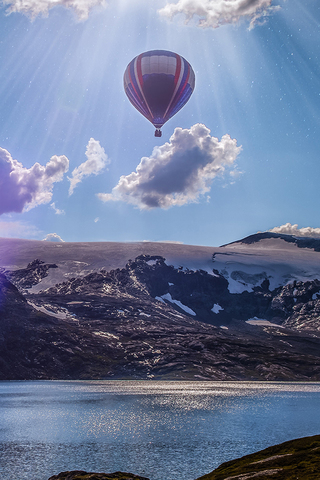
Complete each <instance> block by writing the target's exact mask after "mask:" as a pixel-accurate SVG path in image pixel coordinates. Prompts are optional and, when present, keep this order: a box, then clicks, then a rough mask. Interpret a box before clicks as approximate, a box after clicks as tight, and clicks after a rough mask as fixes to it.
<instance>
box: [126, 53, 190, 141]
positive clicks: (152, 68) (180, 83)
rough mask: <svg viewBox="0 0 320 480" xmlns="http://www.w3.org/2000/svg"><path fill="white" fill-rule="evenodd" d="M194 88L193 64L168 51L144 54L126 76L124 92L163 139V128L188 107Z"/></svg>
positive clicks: (130, 65)
mask: <svg viewBox="0 0 320 480" xmlns="http://www.w3.org/2000/svg"><path fill="white" fill-rule="evenodd" d="M194 85H195V75H194V71H193V70H192V67H191V65H190V64H189V62H187V60H185V59H184V58H183V57H181V55H178V54H177V53H173V52H168V51H166V50H152V51H150V52H145V53H141V54H140V55H138V56H137V57H135V58H134V59H133V60H132V61H131V62H130V63H129V65H128V66H127V68H126V71H125V73H124V89H125V92H126V94H127V96H128V98H129V100H130V102H131V103H132V105H133V106H134V107H135V108H136V109H137V110H138V111H139V112H140V113H141V114H142V115H144V116H145V117H146V118H147V119H148V120H149V121H150V122H151V123H152V124H153V125H154V126H155V127H156V129H157V130H156V133H155V135H156V136H161V132H160V130H159V129H160V128H161V127H162V125H164V124H165V123H166V122H167V121H168V120H169V118H171V117H172V116H173V115H175V114H176V113H177V112H178V111H179V110H180V109H181V108H182V107H183V106H184V105H185V104H186V103H187V101H188V100H189V98H190V96H191V94H192V92H193V90H194ZM157 132H158V134H157Z"/></svg>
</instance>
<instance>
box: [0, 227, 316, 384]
mask: <svg viewBox="0 0 320 480" xmlns="http://www.w3.org/2000/svg"><path fill="white" fill-rule="evenodd" d="M284 237H285V238H284ZM287 237H288V238H287ZM295 240H296V239H295V238H293V237H290V236H287V235H285V236H284V235H276V234H272V235H271V237H270V235H269V234H268V233H267V234H266V235H263V234H257V235H256V236H251V237H247V238H246V239H243V240H240V241H238V242H234V243H232V244H229V245H225V246H223V247H214V248H213V247H201V246H188V245H181V244H169V243H149V242H141V243H109V242H100V243H50V242H40V241H31V240H19V239H0V265H1V270H0V271H1V274H0V379H37V378H41V379H49V378H52V379H59V378H60V379H68V378H71V379H76V378H95V379H100V378H153V379H211V380H319V379H320V349H319V345H320V321H319V318H320V315H319V312H320V252H318V251H317V249H316V248H317V245H316V243H313V246H312V247H310V245H311V244H310V243H308V242H307V244H302V243H300V244H298V243H297V242H296V241H295ZM306 245H308V246H306Z"/></svg>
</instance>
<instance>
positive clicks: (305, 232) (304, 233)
mask: <svg viewBox="0 0 320 480" xmlns="http://www.w3.org/2000/svg"><path fill="white" fill-rule="evenodd" d="M268 232H272V233H284V234H286V235H294V236H295V237H314V238H320V228H313V227H305V228H298V224H297V223H295V224H294V225H291V223H286V224H285V225H281V226H280V227H274V228H271V230H268Z"/></svg>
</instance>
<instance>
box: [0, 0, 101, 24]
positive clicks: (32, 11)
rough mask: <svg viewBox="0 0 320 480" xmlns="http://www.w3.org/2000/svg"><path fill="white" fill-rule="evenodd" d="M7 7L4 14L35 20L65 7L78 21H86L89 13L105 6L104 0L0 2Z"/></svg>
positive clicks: (24, 0) (3, 0) (22, 0)
mask: <svg viewBox="0 0 320 480" xmlns="http://www.w3.org/2000/svg"><path fill="white" fill-rule="evenodd" d="M1 4H2V5H4V6H8V8H7V10H6V12H7V13H8V14H10V13H15V12H18V13H23V14H25V15H27V16H28V17H31V18H35V17H37V16H38V15H42V16H47V15H48V14H49V10H51V8H54V7H59V6H61V7H65V8H68V9H70V10H73V12H74V13H75V14H76V15H77V17H78V19H79V20H86V19H87V18H88V16H89V13H90V11H91V10H92V9H93V8H94V7H97V6H103V7H105V6H106V1H105V0H0V5H1Z"/></svg>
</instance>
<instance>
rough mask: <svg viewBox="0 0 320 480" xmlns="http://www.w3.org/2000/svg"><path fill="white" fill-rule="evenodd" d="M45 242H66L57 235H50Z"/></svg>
mask: <svg viewBox="0 0 320 480" xmlns="http://www.w3.org/2000/svg"><path fill="white" fill-rule="evenodd" d="M42 241H43V242H64V240H62V238H61V237H60V236H59V235H58V234H57V233H48V235H46V236H45V238H44V239H43V240H42Z"/></svg>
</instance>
